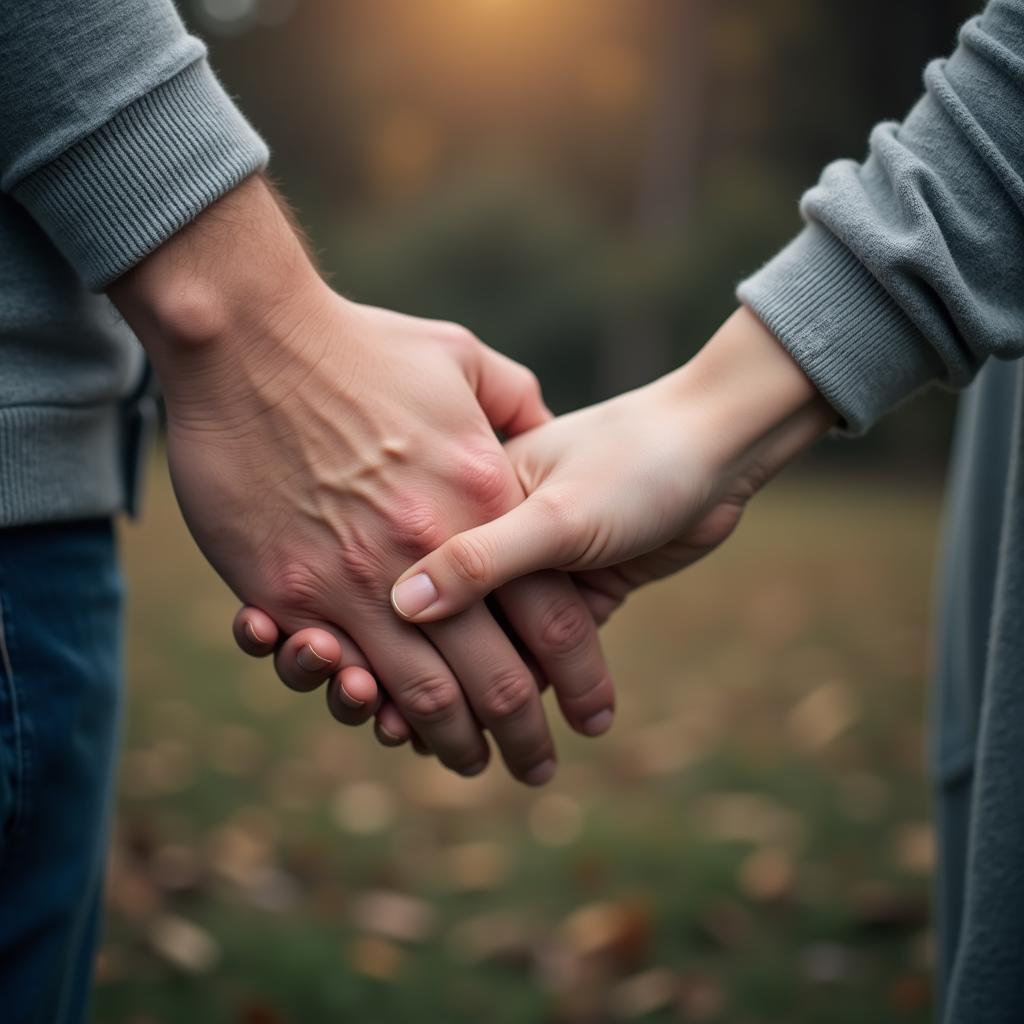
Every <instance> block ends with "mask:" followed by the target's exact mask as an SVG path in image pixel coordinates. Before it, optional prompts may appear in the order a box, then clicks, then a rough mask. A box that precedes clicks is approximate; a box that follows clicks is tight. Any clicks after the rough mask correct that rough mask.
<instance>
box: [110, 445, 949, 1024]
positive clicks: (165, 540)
mask: <svg viewBox="0 0 1024 1024" xmlns="http://www.w3.org/2000/svg"><path fill="white" fill-rule="evenodd" d="M938 509H939V494H938V488H937V487H936V486H932V485H925V484H921V483H909V482H907V481H898V480H897V481H891V480H890V481H884V482H883V481H879V480H877V479H870V480H864V479H861V478H857V479H847V480H845V481H844V480H843V479H842V478H840V477H839V476H838V475H836V474H835V473H834V472H833V473H831V474H820V473H818V472H817V471H815V472H814V473H811V472H809V471H807V470H806V469H805V471H804V472H803V473H802V474H798V475H795V476H793V475H791V476H790V477H789V478H788V479H787V478H784V479H783V480H782V481H779V482H777V483H776V484H774V485H773V486H772V487H771V488H769V490H768V491H766V492H765V493H764V494H763V495H761V496H759V497H758V498H757V499H756V501H755V503H754V504H753V506H752V507H751V509H750V511H749V513H748V517H747V519H746V521H745V522H744V523H743V524H741V527H740V530H739V532H738V534H737V536H736V537H735V539H734V540H732V541H731V542H730V543H729V544H728V545H727V546H726V547H725V548H724V549H723V550H721V551H720V552H718V553H716V554H714V555H713V556H712V557H711V558H709V559H708V560H706V561H705V562H704V563H702V564H701V565H699V566H697V567H695V568H694V569H692V570H691V571H689V572H688V573H686V574H684V575H682V576H679V577H678V578H676V579H673V580H670V581H667V582H665V583H662V584H659V585H657V586H653V587H650V588H649V589H647V590H645V591H643V592H642V593H640V594H639V595H637V596H636V597H635V598H634V599H633V601H632V602H631V603H630V604H629V605H628V607H627V608H625V609H624V610H623V611H622V612H621V613H620V614H619V615H618V617H617V618H616V619H615V620H614V621H613V622H612V623H611V624H610V625H609V626H608V627H607V628H606V630H605V636H606V643H607V650H608V654H609V658H610V661H611V664H612V666H613V668H614V672H615V676H616V680H617V685H618V693H619V713H618V716H617V721H616V725H615V728H614V730H613V731H612V733H610V734H609V735H608V736H607V737H605V738H602V739H599V740H585V739H582V738H579V737H575V736H571V735H569V734H567V733H566V732H565V730H564V729H561V730H560V731H559V733H558V738H559V740H560V749H561V751H562V763H561V768H560V772H559V775H558V777H557V780H556V781H555V782H554V783H553V784H552V785H551V786H549V787H547V788H546V789H544V790H542V791H539V792H536V791H530V790H527V789H525V788H522V787H520V786H517V785H516V784H514V783H512V782H510V781H508V780H507V779H505V778H504V777H503V776H502V774H501V772H500V770H496V769H492V770H491V771H489V772H488V773H487V774H486V775H485V776H483V777H482V778H479V779H476V780H469V781H467V780H462V779H458V778H456V777H454V776H451V775H449V774H447V773H445V772H444V771H443V770H442V769H440V768H438V767H437V766H436V765H435V764H434V763H433V762H429V761H426V760H424V759H422V758H419V757H417V756H416V755H415V754H414V753H413V752H412V751H410V750H400V751H391V750H384V749H381V748H379V747H378V746H377V745H376V744H375V742H374V741H373V739H372V735H371V734H370V732H369V730H363V731H352V730H347V729H345V728H344V727H342V726H340V725H337V724H336V723H334V722H333V721H332V720H331V719H330V718H329V717H328V715H327V712H326V709H325V707H324V702H323V699H322V694H320V693H314V694H309V695H297V694H293V693H291V692H289V691H287V690H285V689H284V688H283V687H282V686H281V685H280V684H278V683H277V682H276V679H275V678H274V677H273V674H272V671H271V667H270V665H269V664H268V663H267V662H254V661H250V660H248V659H246V658H244V657H243V656H242V655H240V654H238V653H237V652H236V651H235V650H234V648H233V645H232V642H231V637H230V630H229V625H230V619H231V616H232V614H233V613H234V610H235V602H234V600H233V599H232V598H231V596H230V594H228V593H227V591H226V590H225V589H224V588H223V587H222V586H221V585H220V584H219V583H218V582H217V580H216V578H215V577H214V575H213V573H212V571H211V570H210V569H209V568H208V567H206V565H205V563H203V561H202V560H201V558H200V557H199V555H198V554H197V553H196V551H195V549H194V547H193V546H192V543H191V541H190V540H189V538H188V536H187V534H186V532H185V530H184V528H183V526H182V525H181V523H180V520H179V519H178V517H177V513H176V511H175V509H174V506H173V501H172V499H171V497H170V488H169V484H168V482H167V479H166V474H165V471H164V470H163V469H162V468H160V466H159V464H158V465H157V466H156V467H154V471H153V474H152V479H151V485H150V496H149V501H148V508H147V514H146V517H145V519H144V521H143V523H142V524H141V525H140V526H130V527H127V528H126V529H125V530H124V531H123V547H124V552H125V557H126V562H127V567H128V577H129V581H130V614H129V629H128V637H129V654H128V663H129V677H130V686H129V694H130V696H129V710H128V716H127V725H126V735H125V751H124V755H123V758H122V766H121V781H120V792H119V799H118V815H117V828H116V834H115V838H114V845H113V852H112V856H111V869H110V885H109V899H108V902H109V908H108V915H107V917H108V919H107V926H106V937H105V940H104V943H103V951H102V953H101V956H100V960H99V966H98V985H97V1017H96V1019H97V1020H98V1021H99V1022H101V1024H177V1022H188V1024H206V1022H222V1021H228V1022H239V1024H283V1022H303V1024H318V1022H320V1021H334V1020H353V1021H362V1022H369V1024H391V1022H394V1024H398V1022H401V1024H420V1022H422V1024H435V1022H444V1024H461V1022H473V1024H476V1022H486V1024H513V1022H515V1024H519V1022H524V1024H525V1022H529V1024H533V1022H577V1024H596V1022H603V1021H619V1020H643V1021H650V1022H657V1021H680V1020H681V1021H722V1022H728V1024H767V1022H783V1021H785V1022H787V1024H802V1022H808V1024H809V1022H828V1024H853V1022H860V1021H863V1022H869V1021H870V1022H872V1024H877V1022H879V1021H907V1022H920V1021H926V1020H928V1019H929V1017H930V1013H931V1008H932V994H931V988H932V986H931V980H930V974H931V965H932V962H933V958H934V952H933V942H932V937H931V932H930V930H929V925H928V915H929V910H928V896H929V885H930V877H931V872H932V859H933V841H932V836H931V830H930V825H929V814H930V810H929V790H928V786H927V773H926V769H925V741H924V735H925V722H926V707H927V688H926V678H927V663H928V618H929V602H930V587H931V567H932V562H933V555H934V550H935V544H936V525H937V520H938ZM551 715H552V717H554V716H555V711H554V710H553V709H552V711H551Z"/></svg>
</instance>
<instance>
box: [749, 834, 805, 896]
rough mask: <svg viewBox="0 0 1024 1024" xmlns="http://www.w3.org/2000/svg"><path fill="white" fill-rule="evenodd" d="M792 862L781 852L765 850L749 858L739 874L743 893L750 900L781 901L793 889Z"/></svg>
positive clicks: (785, 853) (770, 847) (763, 848)
mask: <svg viewBox="0 0 1024 1024" xmlns="http://www.w3.org/2000/svg"><path fill="white" fill-rule="evenodd" d="M793 877H794V869H793V858H792V857H791V856H790V855H789V854H788V853H787V852H786V851H785V850H782V849H779V848H778V847H773V846H765V847H762V848H761V849H759V850H755V851H754V852H753V853H751V854H750V855H749V856H747V857H746V858H745V859H744V860H743V862H742V864H740V870H739V878H738V881H739V886H740V889H741V890H742V891H743V892H744V893H745V894H746V895H747V896H749V897H750V898H751V899H753V900H757V901H758V902H762V903H768V902H774V901H776V900H781V899H783V898H784V897H786V896H788V895H789V894H790V892H791V891H792V889H793Z"/></svg>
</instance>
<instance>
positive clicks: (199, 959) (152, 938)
mask: <svg viewBox="0 0 1024 1024" xmlns="http://www.w3.org/2000/svg"><path fill="white" fill-rule="evenodd" d="M146 938H147V940H148V942H149V945H150V946H151V948H152V949H153V950H154V952H156V953H157V954H158V955H159V956H161V957H162V958H163V959H164V960H166V961H167V962H168V963H169V964H171V965H172V966H174V967H176V968H178V969H179V970H181V971H185V972H187V973H189V974H205V973H206V972H207V971H209V970H211V969H212V968H213V966H214V965H215V964H216V963H217V961H218V959H220V947H219V946H218V945H217V943H216V942H215V941H214V939H213V937H212V936H211V935H210V934H209V932H207V931H205V930H204V929H203V928H200V927H199V925H197V924H194V923H193V922H192V921H187V920H186V919H185V918H183V917H178V916H177V915H175V914H159V915H157V916H156V917H155V918H153V920H152V921H150V923H149V927H148V928H147V930H146Z"/></svg>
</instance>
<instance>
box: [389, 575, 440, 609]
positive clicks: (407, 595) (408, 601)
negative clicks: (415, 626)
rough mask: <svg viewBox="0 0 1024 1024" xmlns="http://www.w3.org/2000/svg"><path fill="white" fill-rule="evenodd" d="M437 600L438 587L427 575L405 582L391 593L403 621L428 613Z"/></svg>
mask: <svg viewBox="0 0 1024 1024" xmlns="http://www.w3.org/2000/svg"><path fill="white" fill-rule="evenodd" d="M436 600H437V587H435V586H434V581H433V580H432V579H431V578H430V577H429V576H428V575H427V574H426V573H425V572H421V573H417V574H416V575H415V576H410V577H409V578H408V579H407V580H403V581H402V582H401V583H399V584H398V586H397V587H395V588H394V589H393V590H392V591H391V603H392V605H394V608H395V611H396V612H398V614H399V615H401V616H402V618H403V619H408V618H411V617H412V616H413V615H419V613H420V612H422V611H426V610H427V609H428V608H429V607H430V606H431V605H432V604H433V603H434V602H435V601H436Z"/></svg>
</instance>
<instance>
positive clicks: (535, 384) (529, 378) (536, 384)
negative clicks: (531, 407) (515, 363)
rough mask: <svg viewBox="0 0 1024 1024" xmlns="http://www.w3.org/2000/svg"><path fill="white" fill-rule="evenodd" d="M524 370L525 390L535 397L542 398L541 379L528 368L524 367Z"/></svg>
mask: <svg viewBox="0 0 1024 1024" xmlns="http://www.w3.org/2000/svg"><path fill="white" fill-rule="evenodd" d="M522 370H523V390H524V391H528V392H529V393H530V394H531V395H533V396H535V397H540V394H541V386H540V378H539V377H538V376H537V374H535V373H534V372H533V370H531V369H530V368H529V367H528V366H524V367H523V368H522Z"/></svg>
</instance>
